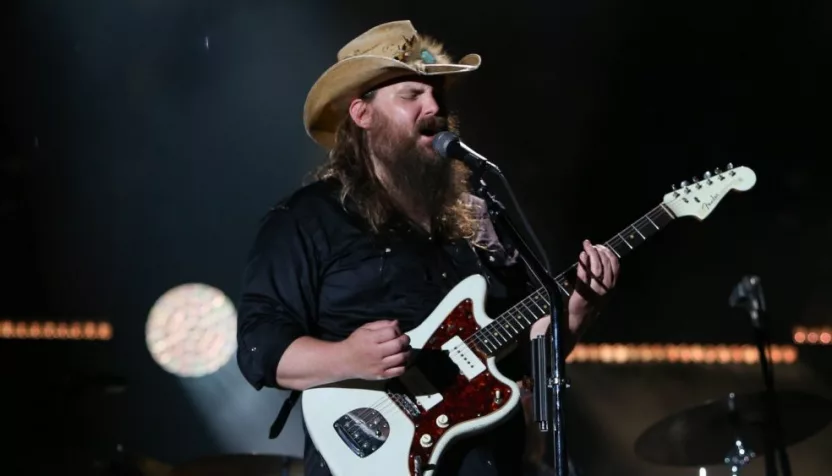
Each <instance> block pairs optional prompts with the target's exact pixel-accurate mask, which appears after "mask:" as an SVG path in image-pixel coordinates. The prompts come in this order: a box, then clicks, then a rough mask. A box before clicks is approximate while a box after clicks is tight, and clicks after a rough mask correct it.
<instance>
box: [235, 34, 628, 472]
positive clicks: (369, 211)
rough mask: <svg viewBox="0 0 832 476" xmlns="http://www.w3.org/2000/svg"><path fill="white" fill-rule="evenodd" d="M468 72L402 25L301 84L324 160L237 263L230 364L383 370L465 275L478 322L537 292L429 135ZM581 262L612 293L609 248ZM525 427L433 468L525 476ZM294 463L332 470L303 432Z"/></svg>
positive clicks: (613, 266) (344, 376)
mask: <svg viewBox="0 0 832 476" xmlns="http://www.w3.org/2000/svg"><path fill="white" fill-rule="evenodd" d="M479 65H480V57H479V56H477V55H468V56H465V57H464V58H462V59H461V60H460V61H458V62H453V61H452V60H451V58H450V57H449V56H448V55H447V54H446V53H445V52H444V51H443V50H442V46H441V45H440V44H439V43H437V42H436V41H435V40H432V39H430V38H427V37H424V36H421V35H420V34H419V33H418V32H417V31H416V30H415V29H414V27H413V25H412V24H411V23H410V22H409V21H398V22H391V23H386V24H383V25H379V26H377V27H374V28H372V29H370V30H368V31H367V32H365V33H363V34H362V35H360V36H358V37H357V38H355V39H354V40H352V41H351V42H350V43H348V44H347V45H346V46H345V47H344V48H342V50H341V51H340V52H339V54H338V62H337V63H336V64H335V65H333V66H332V67H331V68H330V69H329V70H327V71H326V72H325V73H324V74H323V75H322V76H321V77H320V78H319V79H318V81H317V82H316V83H315V85H314V86H313V87H312V89H311V90H310V92H309V95H308V97H307V101H306V106H305V111H304V123H305V127H306V130H307V133H308V134H309V136H310V137H311V138H312V139H313V140H314V141H315V142H317V143H318V144H320V145H321V146H322V147H324V148H325V149H326V150H328V161H327V162H326V163H325V165H324V166H323V167H322V169H321V170H320V171H319V172H318V174H317V176H316V180H315V181H314V182H312V183H311V184H308V185H306V186H304V187H302V188H300V189H299V190H297V191H296V192H295V193H293V194H292V195H291V196H289V197H288V198H285V199H284V200H282V201H281V202H279V203H278V204H277V205H276V206H275V207H274V208H272V209H271V210H270V211H269V212H268V214H267V215H266V217H265V219H264V220H263V222H262V224H261V228H260V230H259V233H258V235H257V238H256V240H255V243H254V245H253V249H252V251H251V254H250V258H249V261H248V264H247V267H246V269H245V277H244V284H243V292H242V297H241V301H240V305H239V329H238V341H239V350H238V364H239V367H240V370H241V371H242V373H243V375H244V376H245V378H246V379H247V380H248V381H249V382H250V383H251V385H253V386H254V387H255V388H256V389H258V390H259V389H261V388H263V387H274V388H278V389H284V390H288V389H291V390H294V391H296V392H297V391H303V390H306V389H310V388H312V387H317V386H321V385H326V384H330V383H333V382H340V381H344V380H350V379H363V380H379V379H394V378H396V377H399V376H401V375H402V374H403V373H404V372H405V369H406V368H407V365H408V362H409V359H410V356H411V348H410V339H409V337H408V335H407V334H405V333H406V332H408V331H410V330H412V329H414V328H415V327H417V326H419V324H420V323H421V322H422V321H423V320H424V319H425V318H426V317H428V315H430V314H431V312H432V311H433V310H434V308H435V307H436V306H437V304H439V302H440V301H441V300H442V299H443V297H444V296H445V295H446V294H447V293H448V292H449V291H451V289H452V288H453V287H454V286H455V285H456V284H457V283H459V282H460V281H461V280H463V279H465V278H466V277H468V276H470V275H473V274H480V275H483V276H485V277H486V279H487V283H488V294H487V301H486V311H487V314H488V315H489V316H497V315H499V314H500V313H501V312H502V311H504V310H505V309H507V308H509V307H510V306H512V305H514V304H516V303H517V302H519V301H520V300H521V299H523V298H524V297H526V296H527V295H528V294H529V293H530V292H531V291H533V290H534V289H536V286H533V285H532V284H531V282H530V280H529V278H528V275H527V273H526V271H525V268H524V266H523V265H522V264H521V262H520V261H519V260H518V259H517V252H516V251H515V250H514V248H513V247H512V246H511V243H508V242H506V240H504V239H502V240H501V238H502V237H499V236H497V235H496V233H495V231H494V227H493V224H492V223H491V222H490V220H489V218H488V215H487V213H486V210H485V208H484V206H483V201H482V200H480V199H479V198H477V197H475V196H474V195H473V194H472V193H471V192H470V190H469V183H468V181H469V171H468V170H467V169H466V167H465V166H464V165H463V164H462V163H460V162H457V161H449V160H444V159H442V158H441V157H440V156H439V155H438V154H437V153H436V152H434V150H433V149H432V139H433V136H434V135H435V134H437V133H438V132H440V131H443V130H454V124H453V122H454V121H453V120H452V119H451V118H450V117H449V115H448V111H447V110H446V102H445V94H446V91H447V90H448V89H449V88H450V86H451V85H452V84H453V83H456V82H457V79H458V78H459V77H460V76H462V75H464V74H466V73H469V72H471V71H475V70H476V69H478V67H479ZM579 261H580V263H582V266H580V267H579V272H578V279H579V280H581V281H583V282H585V283H586V286H584V287H585V288H586V289H592V290H593V291H594V293H596V294H597V295H598V296H602V295H604V294H605V293H606V292H607V291H608V290H609V289H611V288H613V287H614V285H615V280H616V275H617V273H618V261H617V259H616V256H615V255H614V254H613V253H612V252H611V251H610V250H608V249H606V248H604V247H603V246H593V245H592V244H590V243H589V242H585V243H584V251H583V252H582V253H581V254H580V256H579ZM590 276H592V277H593V279H588V277H590ZM584 294H585V293H578V292H575V293H573V294H572V296H571V297H570V298H569V300H568V305H567V306H566V308H567V309H566V311H567V312H568V321H569V336H568V337H569V339H568V340H569V342H570V343H574V342H575V341H576V340H577V338H578V336H579V335H580V334H581V332H583V330H584V329H585V327H586V326H587V325H588V324H589V322H590V321H591V320H592V319H593V317H594V315H595V314H597V307H596V304H595V300H594V299H589V298H588V297H587V296H585V295H584ZM540 324H542V325H544V326H546V325H548V318H544V319H541V320H540V321H538V325H540ZM521 340H524V341H525V342H528V334H527V335H526V337H525V339H521ZM527 361H528V354H525V353H523V352H514V353H513V354H511V355H510V356H509V357H507V358H505V359H503V360H502V361H500V363H499V369H500V371H501V373H503V374H504V375H506V376H508V377H510V378H514V379H515V380H519V379H521V378H522V377H523V376H524V375H525V373H524V370H525V369H526V367H527V365H526V363H527ZM525 435H526V431H525V422H524V418H523V415H522V412H520V411H517V412H515V413H514V414H513V416H512V417H510V418H508V419H507V420H506V421H504V422H502V423H500V424H499V425H498V426H495V427H494V428H492V429H491V430H490V431H487V432H485V433H482V434H479V435H477V436H471V437H466V438H463V439H459V440H457V441H456V442H455V443H454V444H453V445H451V446H450V447H449V448H447V449H446V451H445V452H444V453H443V456H442V458H441V460H440V461H439V463H438V466H437V467H436V471H435V472H434V474H435V475H437V476H443V475H471V476H474V475H476V476H489V475H495V476H496V475H517V474H521V473H522V471H523V453H524V451H525V450H526V448H527V445H526V441H525ZM406 456H407V455H402V458H406ZM304 459H305V468H306V469H305V474H306V475H308V476H313V475H314V476H324V475H329V474H330V472H329V469H328V465H327V463H329V465H333V464H334V462H332V461H329V462H327V461H324V460H323V458H322V457H321V454H320V453H319V451H318V450H317V449H316V448H315V445H314V444H313V443H312V442H311V440H310V439H309V437H308V435H307V438H306V447H305V455H304ZM358 476H363V475H358Z"/></svg>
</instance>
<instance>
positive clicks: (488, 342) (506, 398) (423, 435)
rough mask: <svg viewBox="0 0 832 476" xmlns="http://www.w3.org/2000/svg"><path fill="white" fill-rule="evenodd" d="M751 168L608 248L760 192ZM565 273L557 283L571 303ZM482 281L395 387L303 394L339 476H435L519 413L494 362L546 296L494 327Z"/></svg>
mask: <svg viewBox="0 0 832 476" xmlns="http://www.w3.org/2000/svg"><path fill="white" fill-rule="evenodd" d="M756 180H757V179H756V175H755V174H754V172H753V171H752V170H751V169H749V168H747V167H736V168H734V167H733V166H731V165H730V164H729V165H728V170H726V171H724V172H721V171H720V170H719V169H717V170H715V171H714V172H713V173H710V172H708V173H706V174H705V176H704V178H703V179H702V180H696V178H694V182H693V183H690V184H688V183H687V182H682V184H681V187H680V188H679V189H674V191H673V192H671V193H668V194H667V195H665V196H664V200H663V201H662V203H660V204H659V205H658V206H656V207H655V208H654V209H652V210H650V212H648V213H647V214H646V215H644V216H642V217H641V218H639V219H638V220H637V221H636V222H635V223H633V224H632V225H630V226H628V227H627V228H625V229H624V230H622V231H621V232H620V233H618V234H616V235H615V236H614V237H613V238H612V239H611V240H609V241H608V242H607V243H605V245H606V246H607V247H609V248H610V249H611V250H612V251H614V252H615V253H616V254H617V255H618V256H619V257H622V256H624V255H625V254H627V253H629V252H630V251H631V250H632V249H634V248H635V247H636V246H638V245H640V244H641V243H643V242H644V241H645V240H646V239H647V238H648V237H650V236H651V235H653V234H654V233H656V232H657V231H659V230H661V229H662V228H664V227H665V226H666V225H667V224H668V223H670V222H671V221H672V220H673V219H675V218H679V217H684V216H693V217H696V218H698V219H699V220H703V219H705V218H706V217H707V216H708V215H710V214H711V212H712V211H713V210H714V209H715V208H716V206H717V205H718V204H719V203H720V201H721V200H722V198H723V197H725V196H726V195H728V193H730V192H731V191H733V190H736V191H746V190H749V189H751V188H752V187H753V186H754V184H755V182H756ZM575 266H576V265H573V266H572V267H570V269H569V270H567V271H566V272H564V273H562V274H561V275H559V276H557V277H556V281H557V283H558V286H559V288H560V292H561V293H562V294H563V295H565V296H568V295H569V294H571V292H572V291H571V289H572V285H571V283H570V282H569V279H567V277H566V276H567V273H568V272H570V271H571V270H572V269H574V268H575ZM485 297H486V281H485V279H484V278H483V277H482V276H480V275H473V276H470V277H468V278H466V279H464V280H463V281H461V282H460V283H459V284H458V285H457V286H456V287H454V288H453V289H452V290H451V292H450V293H448V295H447V296H445V298H444V299H443V300H442V302H441V303H440V304H439V305H438V306H437V307H436V309H435V310H434V311H433V312H432V313H431V314H430V316H428V318H427V319H425V321H424V322H423V323H422V324H421V325H420V326H418V327H417V328H415V329H413V330H412V331H410V332H408V333H407V334H408V335H409V336H410V345H411V347H412V348H413V349H414V352H416V353H417V357H416V359H415V363H414V364H413V365H412V366H411V367H409V369H408V370H407V371H406V372H405V374H404V375H402V376H401V377H399V378H395V379H390V380H381V381H366V380H349V381H342V382H337V383H334V384H329V385H324V386H320V387H315V388H312V389H308V390H306V391H304V392H303V393H302V394H301V399H302V400H301V401H302V406H303V418H304V421H305V424H306V428H307V431H308V432H309V436H310V437H311V439H312V442H313V443H314V444H315V447H316V448H317V449H318V451H319V452H320V453H321V455H322V456H323V458H324V460H325V461H326V463H327V465H328V466H329V469H330V471H331V472H332V474H333V475H334V476H418V475H430V474H432V473H433V470H434V467H435V465H436V464H437V463H438V462H439V460H440V458H441V456H442V453H443V451H445V449H446V448H448V445H450V444H451V443H452V442H453V441H454V440H457V439H460V438H464V437H467V436H470V435H472V434H474V433H477V432H481V431H484V430H487V429H489V428H490V427H493V426H495V425H496V424H498V423H499V422H501V421H503V420H505V419H506V418H507V417H508V416H509V415H510V414H511V413H512V411H513V410H514V409H515V408H517V406H518V405H517V403H518V402H519V399H520V392H519V387H518V386H517V384H516V383H515V382H513V381H511V380H510V379H508V378H506V377H505V376H503V375H502V374H500V372H499V370H498V369H497V366H496V361H497V360H498V359H499V358H500V357H502V356H503V355H504V353H505V352H504V351H506V350H510V349H507V348H508V347H510V346H511V344H513V343H515V341H516V339H517V337H518V336H519V335H520V334H521V333H522V332H523V331H524V330H526V329H528V328H530V327H531V325H532V324H533V323H534V322H535V321H536V320H538V319H540V318H541V317H543V316H545V315H548V314H549V302H548V301H547V297H548V294H547V293H546V291H545V290H544V289H543V288H541V289H539V290H537V291H536V292H534V293H532V294H531V295H530V296H528V297H526V298H525V299H523V300H522V301H521V302H519V303H517V304H516V305H515V306H514V307H512V308H511V309H509V310H507V311H506V312H504V313H503V314H502V315H500V316H498V317H496V318H494V319H492V318H491V317H490V316H488V315H486V313H485Z"/></svg>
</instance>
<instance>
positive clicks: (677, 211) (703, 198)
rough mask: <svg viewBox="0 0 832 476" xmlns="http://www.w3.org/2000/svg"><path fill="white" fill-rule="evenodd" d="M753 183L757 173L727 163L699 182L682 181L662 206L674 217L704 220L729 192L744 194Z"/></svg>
mask: <svg viewBox="0 0 832 476" xmlns="http://www.w3.org/2000/svg"><path fill="white" fill-rule="evenodd" d="M756 183H757V174H755V173H754V171H753V170H751V169H749V168H748V167H743V166H741V167H734V166H733V165H732V164H728V166H727V169H726V170H725V171H724V172H723V171H721V170H720V169H716V170H714V171H713V172H705V175H703V178H702V179H701V180H700V179H698V178H696V177H694V178H693V181H692V182H688V181H687V180H686V181H683V182H682V183H681V184H680V186H679V188H678V189H677V188H676V186H674V187H673V192H670V193H668V194H667V195H665V196H664V202H663V203H664V206H665V207H667V208H668V209H670V211H672V212H673V214H674V215H676V216H677V217H683V216H694V217H696V218H698V219H700V220H704V219H705V218H706V217H707V216H708V215H710V214H711V212H712V211H714V209H715V208H716V206H717V205H719V202H720V201H722V199H723V197H725V196H726V195H728V193H730V192H732V191H738V192H745V191H747V190H750V189H751V188H752V187H754V184H756Z"/></svg>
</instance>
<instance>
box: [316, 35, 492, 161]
mask: <svg viewBox="0 0 832 476" xmlns="http://www.w3.org/2000/svg"><path fill="white" fill-rule="evenodd" d="M480 61H481V60H480V56H479V55H476V54H469V55H466V56H464V57H463V58H462V59H460V60H459V61H457V62H454V61H452V60H451V58H450V56H448V54H447V53H445V51H444V49H443V47H442V44H441V43H439V42H437V41H436V40H434V39H432V38H429V37H426V36H423V35H420V34H419V33H418V32H417V31H416V29H415V28H414V27H413V25H412V24H411V23H410V21H408V20H403V21H394V22H390V23H384V24H382V25H378V26H376V27H373V28H371V29H369V30H367V31H366V32H364V33H362V34H361V35H359V36H358V37H356V38H355V39H353V40H352V41H350V42H349V43H347V45H346V46H344V47H343V48H341V51H339V52H338V62H337V63H335V64H334V65H333V66H331V67H330V68H329V69H328V70H326V72H324V74H322V75H321V77H320V78H318V81H316V82H315V84H314V85H313V86H312V89H311V90H310V91H309V94H308V95H307V97H306V104H305V105H304V108H303V124H304V127H305V128H306V133H307V134H309V137H311V138H312V140H314V141H315V142H317V143H318V144H320V145H321V146H323V147H324V148H326V149H327V150H329V149H332V147H333V146H334V145H335V133H336V130H337V129H338V125H339V124H340V123H341V121H342V120H343V118H344V117H345V116H346V114H347V110H348V108H349V104H350V102H351V101H352V100H353V99H355V98H357V97H360V96H361V95H362V94H364V93H366V92H367V91H370V90H371V89H373V88H374V87H376V86H378V85H380V84H382V83H384V82H387V81H390V80H394V79H396V78H400V77H404V76H412V75H419V76H438V75H458V74H460V73H467V72H470V71H474V70H476V69H477V68H479V67H480ZM446 83H447V82H446Z"/></svg>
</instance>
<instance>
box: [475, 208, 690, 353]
mask: <svg viewBox="0 0 832 476" xmlns="http://www.w3.org/2000/svg"><path fill="white" fill-rule="evenodd" d="M674 218H675V216H674V215H673V214H672V213H671V212H670V210H668V209H667V208H666V207H665V206H664V205H661V204H659V205H658V206H657V207H656V208H654V209H652V210H650V212H648V213H647V214H646V215H644V216H642V217H641V218H639V219H638V220H636V221H635V222H633V223H632V224H631V225H629V226H628V227H627V228H624V229H623V230H621V231H620V232H619V233H617V234H616V235H615V236H613V237H612V238H611V239H610V240H608V241H607V242H606V243H604V245H605V246H606V247H607V248H609V249H610V250H611V251H612V252H613V253H615V254H616V256H618V257H619V258H623V257H624V256H626V255H627V254H629V253H630V252H631V251H633V250H634V249H635V248H636V247H637V246H639V245H640V244H642V243H644V242H645V241H646V240H647V238H650V237H651V236H652V235H654V234H655V233H656V232H658V231H659V230H661V229H663V228H664V227H665V226H667V224H668V223H670V222H671V221H672V220H673V219H674ZM577 267H578V263H574V264H573V265H572V266H570V267H569V268H567V269H566V271H564V272H562V273H561V274H559V275H558V276H556V277H555V282H556V283H557V285H558V290H559V291H560V293H561V295H563V296H564V297H566V298H568V296H570V295H571V294H572V291H573V289H574V286H573V283H572V281H571V276H572V275H574V274H575V273H574V272H575V270H576V269H577ZM550 305H551V304H550V302H549V299H548V293H547V292H546V289H545V288H543V287H541V288H539V289H538V290H536V291H535V292H533V293H532V294H530V295H529V296H527V297H526V298H525V299H523V300H522V301H520V302H519V303H517V304H515V305H514V306H512V307H511V309H509V310H507V311H506V312H504V313H503V314H501V315H500V316H498V317H497V318H496V319H494V321H493V322H492V323H491V324H488V325H487V326H485V327H483V328H481V329H480V330H478V331H477V332H476V333H475V334H474V335H473V336H472V340H473V342H474V343H475V344H476V345H477V347H479V348H480V350H482V351H483V352H485V353H487V354H489V355H493V354H494V353H496V352H497V351H499V350H500V349H502V348H503V347H504V346H507V345H509V344H511V343H512V342H514V339H515V338H517V336H519V335H520V334H521V333H523V332H524V331H525V330H527V329H528V328H530V327H531V326H532V324H534V323H535V321H537V320H538V319H540V318H541V317H543V316H546V315H549V312H550V311H549V309H550Z"/></svg>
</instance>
